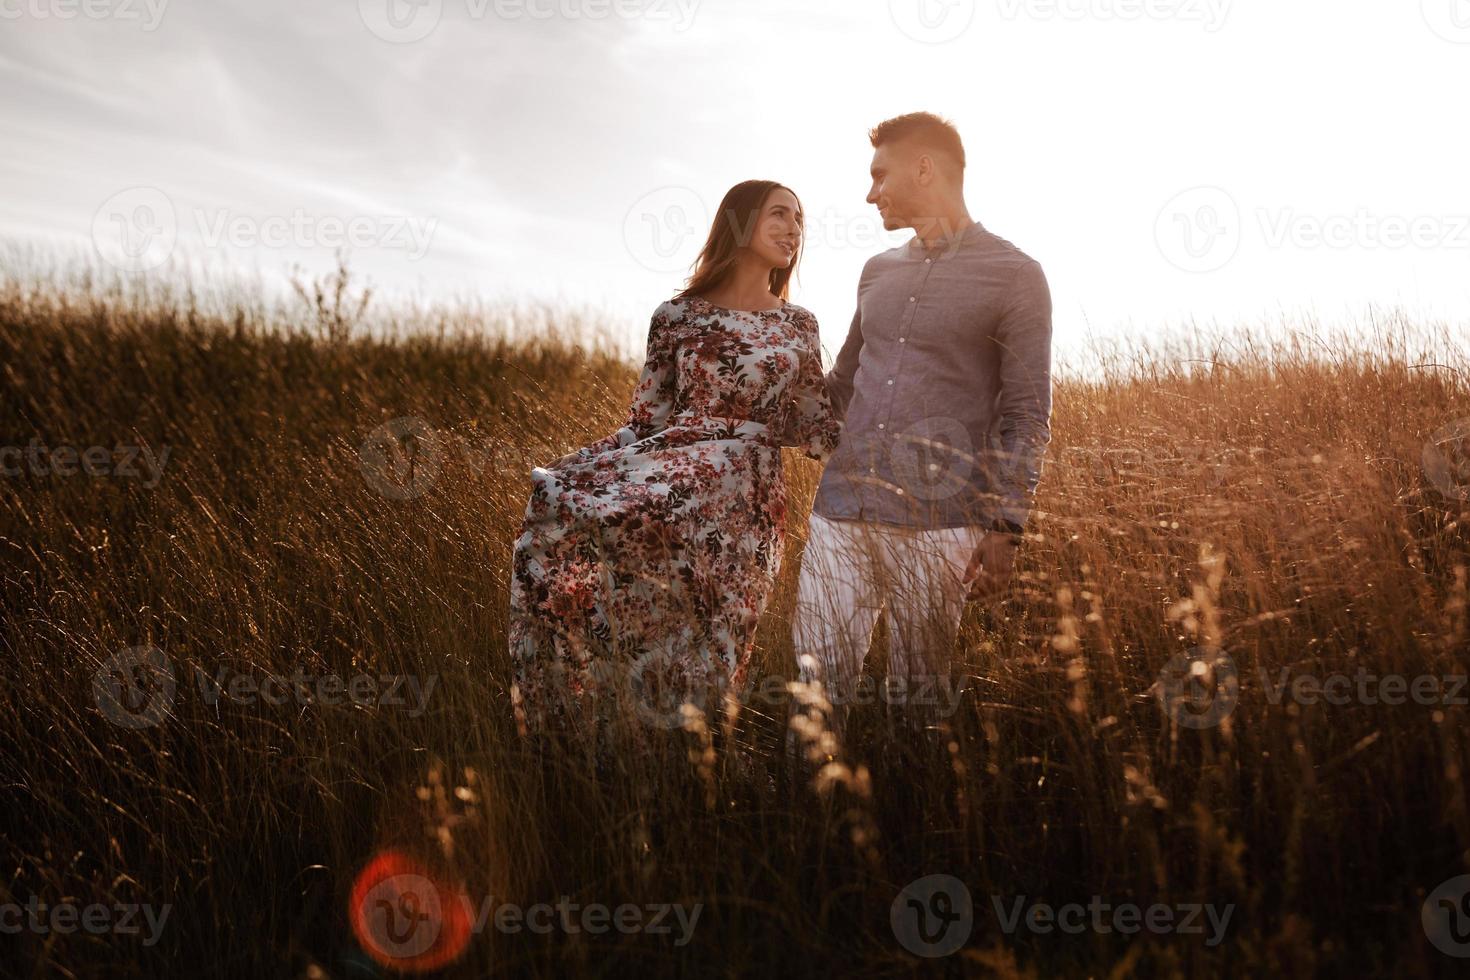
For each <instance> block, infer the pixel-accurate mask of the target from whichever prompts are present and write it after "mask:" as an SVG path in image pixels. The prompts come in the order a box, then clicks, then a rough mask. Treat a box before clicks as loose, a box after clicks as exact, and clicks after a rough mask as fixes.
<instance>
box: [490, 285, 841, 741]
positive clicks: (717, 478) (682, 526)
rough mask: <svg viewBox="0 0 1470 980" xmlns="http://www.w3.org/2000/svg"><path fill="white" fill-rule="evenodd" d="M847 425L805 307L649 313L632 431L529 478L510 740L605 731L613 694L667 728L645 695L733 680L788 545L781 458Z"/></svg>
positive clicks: (694, 305)
mask: <svg viewBox="0 0 1470 980" xmlns="http://www.w3.org/2000/svg"><path fill="white" fill-rule="evenodd" d="M841 430H842V422H841V421H840V420H839V419H838V418H836V416H835V415H834V413H833V409H832V403H831V401H830V399H829V397H828V393H827V387H826V383H825V381H824V379H823V373H822V366H821V354H820V346H819V343H818V335H817V321H816V318H815V317H814V316H813V315H812V314H811V313H810V312H809V311H807V310H806V309H804V308H802V307H800V306H797V305H796V304H794V303H789V302H787V303H783V304H782V306H781V307H780V308H779V309H774V310H769V311H744V310H729V309H725V308H723V307H718V306H715V305H713V304H711V303H708V302H706V301H705V300H703V299H701V298H698V297H687V298H682V299H673V300H669V301H668V302H665V303H663V304H661V305H660V306H659V308H658V309H657V310H656V311H655V312H654V315H653V319H652V322H651V323H650V325H649V330H648V345H647V357H646V359H645V363H644V366H643V371H642V375H641V377H640V379H639V381H638V384H637V387H636V388H635V389H634V392H633V400H632V406H631V408H630V409H629V411H628V418H627V423H626V424H625V425H624V426H623V427H622V428H620V429H618V430H617V431H616V432H614V433H612V434H610V435H608V436H606V437H604V438H602V439H600V440H598V441H596V442H594V443H592V444H591V445H589V446H587V447H585V448H582V449H579V450H577V451H576V452H574V453H571V454H568V455H567V456H565V457H563V458H562V459H561V460H559V461H558V462H557V463H556V464H553V466H552V467H551V468H542V467H537V468H535V469H533V470H532V471H531V483H532V488H531V498H530V501H529V503H528V504H527V506H526V515H525V520H524V523H523V525H522V529H521V534H520V536H519V537H518V539H517V540H516V542H515V551H514V556H513V560H512V566H511V583H510V629H509V634H510V653H511V658H512V663H513V666H514V670H515V680H514V684H513V686H512V691H511V695H512V702H513V703H514V705H515V709H516V715H517V722H518V724H519V726H520V728H521V731H522V732H525V731H527V730H528V729H535V730H539V729H541V728H542V727H543V726H544V725H545V724H546V722H547V721H548V719H549V718H551V717H556V718H562V719H571V720H572V721H573V722H575V723H578V724H581V723H585V722H587V721H589V720H593V719H600V720H606V718H607V717H608V715H607V710H606V709H607V707H608V706H609V705H611V704H613V703H616V702H615V701H614V700H613V699H611V698H604V697H598V695H600V694H604V693H607V692H609V691H610V689H611V688H612V687H615V686H617V685H618V684H619V682H624V683H628V682H631V685H632V686H631V687H629V688H623V689H622V690H625V691H626V690H633V691H634V699H635V700H634V703H635V704H637V705H638V706H639V708H640V711H642V709H643V708H644V706H649V707H650V710H649V711H643V712H642V713H644V714H645V716H646V717H645V719H644V720H645V721H653V722H654V723H656V724H658V725H661V726H663V727H673V726H674V725H675V724H677V723H678V714H677V710H675V711H674V712H673V713H672V714H671V713H670V712H669V711H668V706H667V703H666V702H665V701H662V700H658V701H655V700H650V699H648V697H647V692H648V691H649V690H652V689H653V688H652V687H651V685H658V690H660V691H663V692H668V691H673V692H680V691H684V692H697V691H704V692H709V691H716V690H726V689H728V686H730V685H733V686H735V687H738V686H740V685H742V684H743V683H744V682H745V681H746V678H747V674H748V670H749V665H750V660H751V654H752V651H753V645H754V640H755V629H756V623H757V621H758V619H759V618H760V615H761V612H762V610H763V609H764V607H765V605H766V601H767V599H768V598H769V597H770V594H771V590H772V586H773V585H774V583H775V579H776V575H777V573H778V572H779V570H780V567H781V559H782V552H783V548H784V544H785V533H786V487H785V483H784V480H783V474H782V465H781V449H780V447H782V446H790V447H794V448H797V449H799V450H801V452H802V453H804V454H805V455H806V456H808V457H810V458H812V459H815V460H819V461H820V460H825V459H827V458H828V457H829V456H830V454H831V453H832V451H833V450H834V449H835V448H836V446H837V442H838V439H839V437H840V435H841ZM640 691H641V693H640ZM640 698H641V699H642V700H640ZM654 705H657V706H658V709H657V710H656V711H654V710H652V706H654Z"/></svg>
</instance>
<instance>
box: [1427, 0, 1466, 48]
mask: <svg viewBox="0 0 1470 980" xmlns="http://www.w3.org/2000/svg"><path fill="white" fill-rule="evenodd" d="M1419 9H1420V11H1421V12H1422V13H1423V14H1424V22H1425V23H1426V24H1428V25H1429V29H1430V30H1432V31H1433V32H1434V33H1436V34H1438V35H1439V36H1440V37H1442V38H1444V39H1445V40H1446V41H1450V42H1453V43H1455V44H1470V0H1419Z"/></svg>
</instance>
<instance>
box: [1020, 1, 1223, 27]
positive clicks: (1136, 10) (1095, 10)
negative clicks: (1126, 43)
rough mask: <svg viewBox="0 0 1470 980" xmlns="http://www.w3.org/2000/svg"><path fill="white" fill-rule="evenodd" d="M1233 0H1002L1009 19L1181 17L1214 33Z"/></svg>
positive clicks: (1123, 19)
mask: <svg viewBox="0 0 1470 980" xmlns="http://www.w3.org/2000/svg"><path fill="white" fill-rule="evenodd" d="M1232 2H1233V0H999V4H1000V13H1001V16H1002V17H1003V18H1005V19H1006V20H1016V19H1018V18H1020V17H1028V18H1031V19H1034V20H1068V21H1083V20H1091V21H1139V20H1153V21H1169V20H1172V21H1181V22H1184V23H1190V24H1201V25H1203V26H1204V29H1205V33H1207V34H1213V33H1215V32H1216V31H1218V30H1219V29H1220V28H1222V27H1224V26H1225V20H1226V18H1228V17H1229V16H1230V6H1231V4H1232Z"/></svg>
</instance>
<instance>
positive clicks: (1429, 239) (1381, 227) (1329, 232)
mask: <svg viewBox="0 0 1470 980" xmlns="http://www.w3.org/2000/svg"><path fill="white" fill-rule="evenodd" d="M1252 218H1253V219H1254V220H1253V221H1247V220H1245V219H1243V218H1242V212H1241V208H1240V205H1239V203H1238V202H1237V201H1236V200H1235V198H1234V197H1233V196H1232V195H1231V194H1230V193H1229V192H1228V191H1226V190H1224V189H1223V188H1220V187H1195V188H1191V189H1189V190H1187V191H1183V192H1181V193H1179V194H1176V195H1175V196H1174V197H1173V198H1171V199H1170V200H1169V202H1168V203H1167V204H1165V205H1164V207H1163V208H1162V209H1161V210H1160V211H1159V214H1158V217H1157V219H1156V220H1155V223H1154V240H1155V242H1156V243H1157V245H1158V248H1159V253H1160V254H1161V255H1163V257H1164V258H1165V259H1166V260H1167V261H1168V262H1169V263H1170V264H1172V265H1174V266H1175V267H1176V268H1179V269H1182V270H1184V271H1185V272H1215V271H1218V270H1219V269H1223V268H1224V267H1225V266H1226V265H1228V264H1229V263H1230V262H1231V260H1232V259H1234V258H1235V256H1236V255H1237V254H1238V253H1239V251H1240V246H1241V244H1242V242H1243V240H1244V239H1245V237H1246V232H1247V231H1248V230H1250V229H1251V227H1252V226H1254V232H1255V235H1258V236H1259V240H1260V243H1261V244H1262V245H1264V246H1265V247H1266V248H1270V249H1284V248H1296V249H1317V248H1330V249H1366V250H1375V251H1376V250H1395V249H1404V248H1413V249H1420V250H1426V251H1427V250H1431V249H1467V250H1470V214H1416V215H1402V214H1382V213H1377V212H1374V211H1371V210H1369V209H1367V208H1358V209H1356V210H1355V211H1353V212H1351V213H1339V214H1312V213H1304V212H1301V211H1299V210H1297V209H1296V208H1294V207H1276V208H1265V207H1261V208H1256V209H1255V211H1254V212H1253V214H1252ZM1252 240H1255V239H1254V236H1253V238H1252Z"/></svg>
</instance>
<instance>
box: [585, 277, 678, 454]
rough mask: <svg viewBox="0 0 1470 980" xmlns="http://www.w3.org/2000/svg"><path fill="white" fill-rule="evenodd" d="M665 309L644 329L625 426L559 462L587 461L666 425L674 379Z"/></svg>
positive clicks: (673, 396) (674, 383)
mask: <svg viewBox="0 0 1470 980" xmlns="http://www.w3.org/2000/svg"><path fill="white" fill-rule="evenodd" d="M666 306H667V304H665V305H664V306H660V307H659V308H658V309H657V310H656V311H654V314H653V320H652V321H651V322H650V323H649V325H648V343H647V344H646V345H645V354H644V358H643V372H642V375H641V376H640V377H639V379H638V385H637V387H635V388H634V389H633V403H632V405H631V406H630V407H629V409H628V420H627V422H626V423H625V424H624V425H623V427H622V428H620V429H618V430H617V431H616V432H613V433H611V434H609V435H606V436H604V437H602V438H601V439H599V440H597V441H596V442H594V443H592V444H591V445H588V446H584V447H582V448H581V449H578V450H576V451H575V452H573V453H571V454H569V455H568V456H565V457H563V460H566V459H573V458H575V459H590V458H592V457H593V456H597V455H599V454H601V453H605V452H608V451H609V450H613V449H621V448H622V447H624V446H629V445H632V444H633V443H635V442H637V441H638V440H640V439H647V438H648V437H649V436H651V435H653V434H654V433H656V432H659V431H660V430H662V429H664V428H665V427H666V426H667V425H668V420H669V416H670V415H671V414H672V413H673V410H674V398H675V395H676V393H677V384H676V382H677V378H676V373H675V365H674V353H675V345H674V342H673V324H672V323H671V322H670V320H669V315H668V312H667V310H666ZM561 461H562V460H558V462H561Z"/></svg>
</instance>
